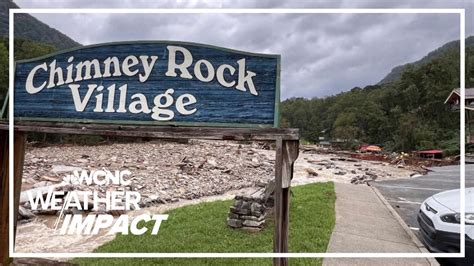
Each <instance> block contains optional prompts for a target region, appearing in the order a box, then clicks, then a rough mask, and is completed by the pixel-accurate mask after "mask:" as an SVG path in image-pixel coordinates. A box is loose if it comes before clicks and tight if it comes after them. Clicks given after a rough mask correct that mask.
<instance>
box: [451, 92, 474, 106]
mask: <svg viewBox="0 0 474 266" xmlns="http://www.w3.org/2000/svg"><path fill="white" fill-rule="evenodd" d="M464 92H465V94H464V96H465V98H466V100H469V99H474V88H466V90H465V91H464ZM453 96H456V97H461V93H460V92H459V88H457V89H454V90H452V91H451V93H450V94H449V96H448V98H446V101H444V104H446V103H448V102H449V100H451V99H452V98H453Z"/></svg>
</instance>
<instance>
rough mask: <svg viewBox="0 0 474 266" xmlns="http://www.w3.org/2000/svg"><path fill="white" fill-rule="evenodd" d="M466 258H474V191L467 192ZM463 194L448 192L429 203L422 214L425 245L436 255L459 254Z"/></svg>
mask: <svg viewBox="0 0 474 266" xmlns="http://www.w3.org/2000/svg"><path fill="white" fill-rule="evenodd" d="M465 191H466V194H465V195H466V196H465V199H466V201H465V202H466V204H465V205H466V216H465V217H466V220H465V221H466V255H468V254H474V187H471V188H466V190H465ZM459 192H460V190H459V189H455V190H448V191H444V192H441V193H438V194H436V195H433V196H431V197H429V198H428V199H426V200H425V201H424V202H423V203H422V204H421V207H420V211H419V213H418V223H419V225H420V232H421V236H422V239H423V242H424V244H425V245H426V246H427V248H428V249H429V250H430V251H432V252H443V253H445V252H451V253H459V250H460V237H459V236H460V234H459V232H460V228H461V227H460V214H459V212H460V193H459Z"/></svg>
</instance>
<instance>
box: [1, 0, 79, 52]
mask: <svg viewBox="0 0 474 266" xmlns="http://www.w3.org/2000/svg"><path fill="white" fill-rule="evenodd" d="M10 8H18V6H17V5H16V4H15V3H14V2H13V1H12V0H1V1H0V37H4V38H8V15H9V13H8V12H9V11H8V10H9V9H10ZM15 38H22V39H27V40H31V41H35V42H40V43H44V44H49V45H52V46H54V47H56V48H57V49H66V48H72V47H76V46H80V44H79V43H77V42H75V41H74V40H72V39H71V38H69V37H68V36H66V35H64V34H62V33H61V32H59V31H58V30H56V29H53V28H51V27H49V26H48V25H46V24H44V23H43V22H41V21H39V20H38V19H36V18H34V17H33V16H31V15H29V14H16V15H15Z"/></svg>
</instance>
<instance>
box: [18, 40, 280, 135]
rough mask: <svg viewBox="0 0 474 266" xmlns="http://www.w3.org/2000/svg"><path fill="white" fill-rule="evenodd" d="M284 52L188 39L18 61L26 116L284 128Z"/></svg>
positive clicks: (105, 46) (22, 112) (20, 97)
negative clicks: (280, 119) (281, 112)
mask: <svg viewBox="0 0 474 266" xmlns="http://www.w3.org/2000/svg"><path fill="white" fill-rule="evenodd" d="M279 72H280V56H279V55H265V54H254V53H247V52H241V51H236V50H230V49H225V48H220V47H215V46H209V45H202V44H194V43H182V42H125V43H110V44H100V45H92V46H84V47H80V48H78V49H74V50H68V51H62V52H59V53H55V54H51V55H48V56H45V57H41V58H36V59H31V60H24V61H18V62H16V65H15V77H14V78H15V80H14V84H15V87H14V116H15V120H21V121H25V120H28V121H60V122H76V123H77V122H90V123H110V124H153V125H156V124H158V125H159V124H172V125H191V126H232V127H278V105H279V102H280V91H279V90H280V87H279V78H280V73H279Z"/></svg>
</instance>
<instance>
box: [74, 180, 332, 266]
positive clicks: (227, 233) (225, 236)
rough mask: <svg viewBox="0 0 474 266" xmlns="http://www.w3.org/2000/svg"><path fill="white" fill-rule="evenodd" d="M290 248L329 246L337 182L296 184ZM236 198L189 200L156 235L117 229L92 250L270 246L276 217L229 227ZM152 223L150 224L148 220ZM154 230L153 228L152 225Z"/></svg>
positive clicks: (210, 261) (262, 261)
mask: <svg viewBox="0 0 474 266" xmlns="http://www.w3.org/2000/svg"><path fill="white" fill-rule="evenodd" d="M292 191H293V195H292V198H291V211H290V237H289V250H290V252H326V248H327V245H328V243H329V239H330V237H331V233H332V230H333V227H334V223H335V211H334V202H335V199H336V196H335V193H334V184H333V183H332V182H328V183H316V184H309V185H304V186H298V187H294V188H292ZM231 204H232V201H216V202H210V203H201V204H198V205H192V206H185V207H182V208H179V209H175V210H172V211H170V212H168V214H169V218H168V220H167V221H164V222H163V223H162V224H161V228H160V232H159V233H158V235H156V236H152V235H149V234H145V235H142V236H133V235H117V237H116V239H114V240H113V241H111V242H108V243H106V244H105V245H103V246H101V247H99V248H97V249H96V250H95V251H94V252H104V253H106V252H169V253H174V252H222V253H224V252H260V253H263V252H272V250H273V228H274V226H273V220H268V219H267V226H266V227H265V228H264V230H263V231H262V232H260V233H256V234H252V233H247V232H243V231H241V230H232V229H230V228H229V227H227V225H226V222H225V219H226V217H227V212H228V210H229V207H230V206H231ZM148 227H149V228H150V229H151V228H152V225H151V224H150V225H148ZM148 232H150V230H149V231H148ZM289 260H290V263H291V264H292V265H293V264H296V265H316V264H318V265H319V264H321V262H322V259H321V258H301V259H300V258H290V259H289ZM72 262H73V263H79V264H83V265H111V264H114V265H125V264H126V265H222V264H226V265H271V264H272V259H271V258H248V259H237V258H225V259H216V258H193V259H186V258H178V259H167V258H165V259H163V258H146V259H145V258H144V259H141V258H133V259H132V258H131V259H123V258H81V259H75V260H73V261H72Z"/></svg>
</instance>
